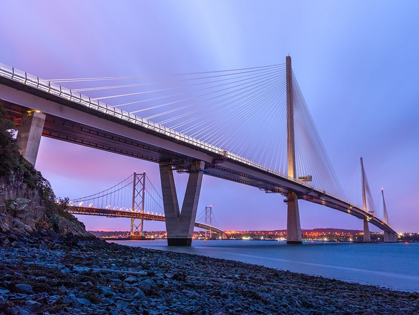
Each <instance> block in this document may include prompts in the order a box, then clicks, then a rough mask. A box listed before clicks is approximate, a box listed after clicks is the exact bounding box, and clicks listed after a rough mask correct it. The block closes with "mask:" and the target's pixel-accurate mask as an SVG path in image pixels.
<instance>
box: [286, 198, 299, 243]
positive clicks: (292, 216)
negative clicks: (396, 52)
mask: <svg viewBox="0 0 419 315" xmlns="http://www.w3.org/2000/svg"><path fill="white" fill-rule="evenodd" d="M287 204H288V210H287V244H302V243H303V238H302V235H301V225H300V211H299V209H298V198H297V195H296V193H294V192H289V193H288V195H287Z"/></svg>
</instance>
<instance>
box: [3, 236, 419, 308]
mask: <svg viewBox="0 0 419 315" xmlns="http://www.w3.org/2000/svg"><path fill="white" fill-rule="evenodd" d="M0 244H2V246H1V247H0V314H419V294H418V293H409V292H398V291H392V290H388V289H384V288H379V287H375V286H366V285H360V284H355V283H347V282H342V281H338V280H333V279H326V278H322V277H313V276H307V275H303V274H297V273H292V272H288V271H279V270H275V269H270V268H266V267H261V266H256V265H249V264H244V263H240V262H235V261H228V260H222V259H214V258H207V257H203V256H196V255H188V254H179V253H172V252H163V251H156V250H150V249H143V248H133V247H127V246H122V245H117V244H112V243H106V242H104V241H101V240H93V239H90V240H86V239H84V240H83V239H81V238H77V237H62V236H59V235H55V234H53V233H51V232H48V231H44V232H37V233H36V234H34V235H26V236H25V235H16V234H9V235H2V236H1V237H0Z"/></svg>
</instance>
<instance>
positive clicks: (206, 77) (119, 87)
mask: <svg viewBox="0 0 419 315" xmlns="http://www.w3.org/2000/svg"><path fill="white" fill-rule="evenodd" d="M268 70H272V69H258V70H251V71H244V72H237V73H227V74H218V75H212V76H205V77H193V78H187V79H178V80H169V81H157V82H143V83H135V84H123V85H108V86H99V87H90V88H80V89H72V91H74V92H86V91H103V90H114V89H122V88H129V87H139V86H148V85H160V84H170V83H179V82H187V81H194V80H205V79H211V78H222V77H229V78H225V79H221V80H214V81H209V82H203V83H199V84H209V83H214V82H221V81H228V80H231V76H239V75H240V76H242V75H243V74H245V75H248V74H249V73H254V72H261V71H268ZM194 85H195V84H192V85H185V86H194Z"/></svg>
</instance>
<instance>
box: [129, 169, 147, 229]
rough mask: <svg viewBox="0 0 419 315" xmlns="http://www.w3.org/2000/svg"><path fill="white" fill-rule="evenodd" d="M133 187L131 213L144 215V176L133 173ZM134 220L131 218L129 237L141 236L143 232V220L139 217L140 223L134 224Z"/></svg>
mask: <svg viewBox="0 0 419 315" xmlns="http://www.w3.org/2000/svg"><path fill="white" fill-rule="evenodd" d="M133 176H134V178H133V187H132V207H131V211H133V212H140V213H144V201H145V180H146V174H145V172H143V173H142V174H137V173H135V172H134V175H133ZM135 220H136V219H135V218H131V231H130V234H131V236H134V235H138V234H139V235H140V236H143V231H144V218H143V217H141V218H140V219H139V220H140V223H139V224H135Z"/></svg>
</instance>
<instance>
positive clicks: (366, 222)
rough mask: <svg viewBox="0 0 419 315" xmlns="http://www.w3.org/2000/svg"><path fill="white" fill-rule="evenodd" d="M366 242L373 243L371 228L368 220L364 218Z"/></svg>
mask: <svg viewBox="0 0 419 315" xmlns="http://www.w3.org/2000/svg"><path fill="white" fill-rule="evenodd" d="M363 240H364V243H371V235H370V229H369V227H368V220H364V239H363Z"/></svg>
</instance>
